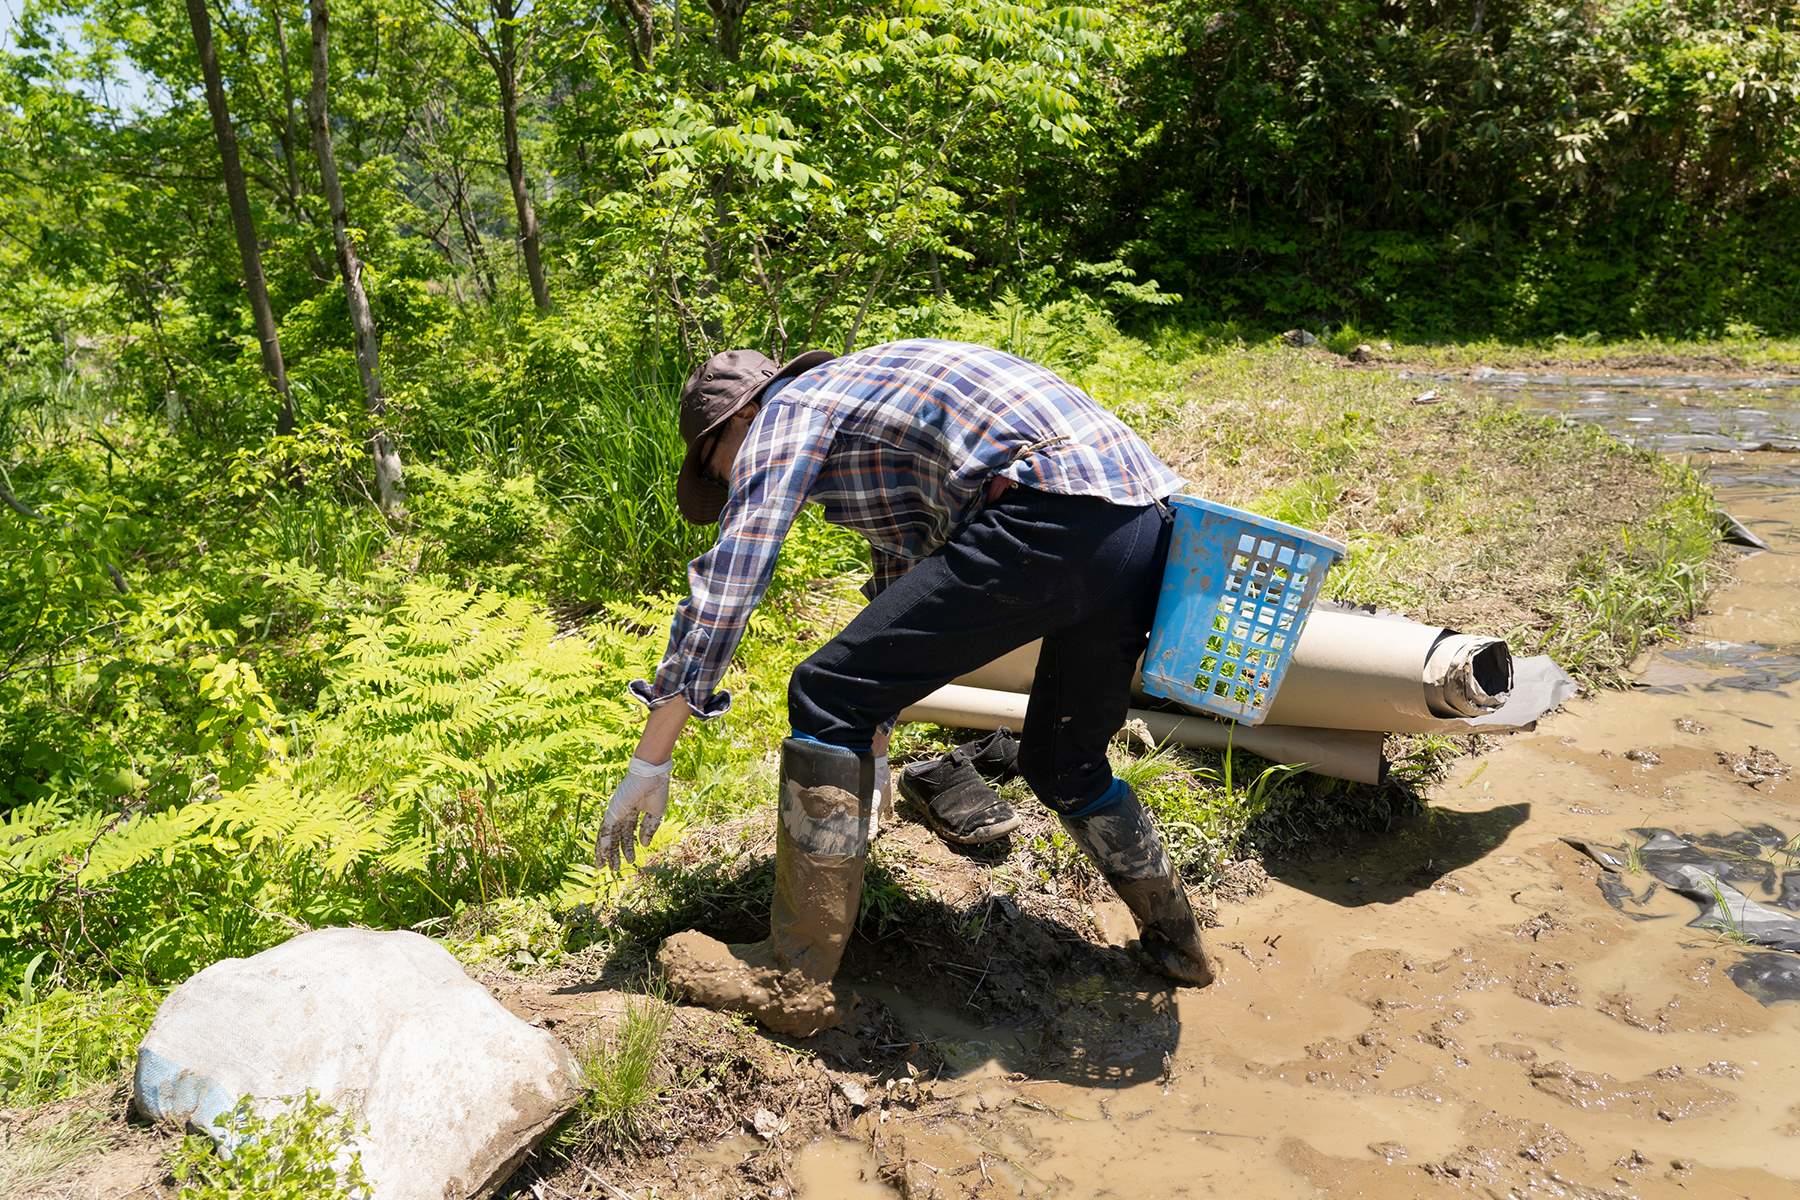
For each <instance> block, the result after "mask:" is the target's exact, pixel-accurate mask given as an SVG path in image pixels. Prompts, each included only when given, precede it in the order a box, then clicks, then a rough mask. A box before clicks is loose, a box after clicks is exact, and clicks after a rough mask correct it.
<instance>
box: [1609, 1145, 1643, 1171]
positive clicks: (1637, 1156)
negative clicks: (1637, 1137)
mask: <svg viewBox="0 0 1800 1200" xmlns="http://www.w3.org/2000/svg"><path fill="white" fill-rule="evenodd" d="M1649 1165H1650V1160H1649V1159H1647V1158H1645V1157H1644V1156H1643V1155H1642V1154H1641V1153H1639V1152H1638V1151H1636V1150H1633V1151H1632V1152H1631V1153H1630V1154H1627V1155H1625V1156H1624V1157H1623V1158H1621V1159H1619V1161H1618V1162H1616V1163H1614V1164H1613V1166H1615V1167H1623V1168H1625V1169H1626V1170H1627V1171H1641V1170H1643V1169H1644V1168H1645V1167H1647V1166H1649Z"/></svg>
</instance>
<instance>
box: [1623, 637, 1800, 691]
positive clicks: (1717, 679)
mask: <svg viewBox="0 0 1800 1200" xmlns="http://www.w3.org/2000/svg"><path fill="white" fill-rule="evenodd" d="M1796 682H1800V655H1797V654H1794V653H1792V652H1790V651H1788V650H1784V649H1781V648H1779V647H1776V646H1761V645H1757V644H1756V643H1754V642H1724V641H1714V640H1707V641H1700V642H1694V643H1692V644H1689V645H1684V646H1668V647H1665V648H1663V649H1661V650H1659V651H1658V652H1657V656H1656V658H1654V659H1652V660H1651V662H1650V665H1649V666H1648V667H1646V668H1645V670H1644V672H1643V673H1642V674H1641V675H1640V676H1639V677H1638V678H1637V680H1636V683H1635V686H1637V687H1640V688H1642V689H1644V690H1645V691H1648V692H1680V691H1686V690H1688V689H1690V688H1692V689H1694V690H1697V691H1702V692H1782V691H1786V690H1787V689H1788V688H1789V687H1790V686H1791V685H1793V684H1794V683H1796Z"/></svg>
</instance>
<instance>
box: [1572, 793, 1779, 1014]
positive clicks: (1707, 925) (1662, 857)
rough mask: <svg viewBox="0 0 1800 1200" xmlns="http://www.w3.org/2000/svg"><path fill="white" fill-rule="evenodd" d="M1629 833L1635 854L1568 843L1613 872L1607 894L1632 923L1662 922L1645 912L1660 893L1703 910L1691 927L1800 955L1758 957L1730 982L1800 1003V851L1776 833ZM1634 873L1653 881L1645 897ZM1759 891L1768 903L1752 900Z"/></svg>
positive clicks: (1738, 968)
mask: <svg viewBox="0 0 1800 1200" xmlns="http://www.w3.org/2000/svg"><path fill="white" fill-rule="evenodd" d="M1630 833H1631V836H1632V839H1633V841H1632V844H1631V845H1630V846H1629V847H1626V846H1606V845H1601V844H1599V843H1597V842H1589V841H1584V840H1582V839H1580V838H1564V839H1563V841H1564V842H1566V843H1568V844H1569V845H1570V846H1573V847H1574V848H1575V849H1577V850H1579V851H1581V852H1582V853H1583V854H1585V855H1587V856H1588V857H1589V858H1591V859H1593V860H1594V861H1595V862H1597V863H1599V864H1600V865H1601V866H1602V867H1604V868H1606V871H1605V873H1604V874H1602V875H1601V876H1600V894H1601V895H1602V896H1604V897H1605V898H1606V902H1607V903H1608V904H1610V905H1612V906H1613V907H1614V908H1616V909H1618V910H1619V911H1620V912H1622V913H1624V914H1625V915H1626V916H1629V917H1632V918H1634V919H1637V920H1652V919H1655V916H1656V914H1652V913H1646V912H1643V911H1640V910H1641V909H1642V908H1643V906H1644V905H1646V904H1648V903H1649V901H1650V898H1651V897H1652V896H1653V895H1655V894H1656V890H1657V887H1658V886H1659V885H1660V886H1662V887H1666V888H1668V889H1669V890H1670V891H1672V892H1676V893H1678V894H1680V895H1683V896H1686V897H1687V898H1688V899H1690V900H1692V901H1694V903H1696V904H1698V905H1699V906H1700V915H1699V916H1697V917H1695V918H1694V919H1693V920H1692V921H1690V922H1688V924H1689V926H1690V927H1692V928H1697V929H1709V930H1714V931H1717V932H1721V933H1725V934H1728V935H1731V936H1734V937H1738V938H1741V939H1742V940H1744V941H1746V942H1749V943H1752V944H1754V945H1758V946H1767V947H1770V948H1771V949H1775V950H1786V951H1790V952H1794V954H1795V955H1796V956H1795V957H1790V956H1789V955H1787V954H1751V955H1748V956H1746V957H1745V958H1744V959H1743V961H1741V962H1739V963H1736V964H1734V965H1733V966H1732V967H1731V968H1730V969H1729V970H1728V971H1727V972H1726V974H1727V975H1729V976H1730V977H1731V980H1732V981H1733V982H1734V983H1736V984H1737V985H1738V986H1739V987H1741V988H1743V989H1744V991H1746V992H1748V993H1749V994H1750V995H1752V996H1754V997H1755V998H1756V999H1757V1000H1759V1001H1761V1002H1762V1003H1764V1004H1774V1003H1778V1002H1780V1001H1784V1000H1792V1001H1800V916H1797V915H1795V914H1797V913H1800V847H1797V846H1796V845H1795V844H1794V843H1792V842H1791V841H1790V839H1789V838H1788V836H1787V835H1786V834H1784V833H1782V832H1781V830H1779V829H1776V828H1775V827H1774V826H1773V825H1752V826H1749V827H1748V828H1745V829H1738V830H1733V831H1732V832H1729V833H1706V834H1675V833H1671V832H1669V831H1668V830H1666V829H1633V830H1631V831H1630ZM1634 867H1635V868H1636V869H1637V870H1641V871H1642V873H1643V874H1644V875H1645V876H1648V880H1647V881H1646V883H1647V886H1646V887H1645V888H1644V890H1643V892H1642V894H1641V895H1640V894H1638V892H1637V891H1636V889H1635V888H1634V886H1633V885H1632V882H1631V879H1630V876H1631V875H1632V874H1633V873H1634V871H1633V868H1634ZM1650 881H1654V882H1650ZM1752 891H1753V892H1755V893H1756V894H1757V895H1759V896H1761V897H1763V898H1764V899H1761V900H1759V899H1755V898H1753V897H1752V895H1751V894H1750V892H1752Z"/></svg>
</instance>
